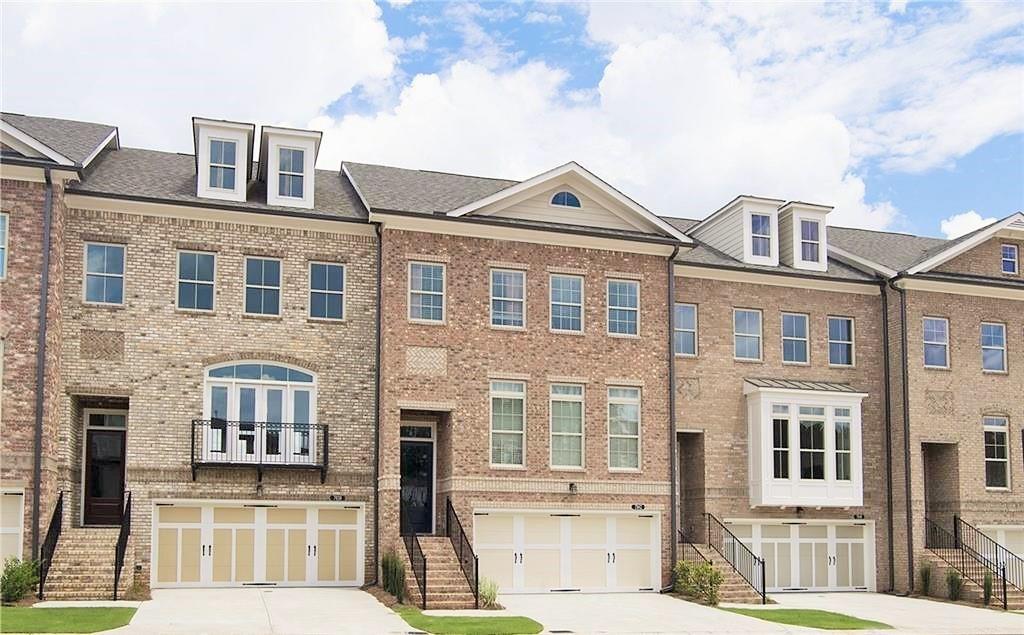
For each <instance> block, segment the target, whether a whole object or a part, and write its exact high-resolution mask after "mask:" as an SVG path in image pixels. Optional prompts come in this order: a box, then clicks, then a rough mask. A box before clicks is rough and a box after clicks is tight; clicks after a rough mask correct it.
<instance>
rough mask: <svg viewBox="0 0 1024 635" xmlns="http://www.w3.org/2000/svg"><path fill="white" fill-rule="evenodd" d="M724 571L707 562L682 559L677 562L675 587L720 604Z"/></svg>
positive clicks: (707, 601) (713, 603)
mask: <svg viewBox="0 0 1024 635" xmlns="http://www.w3.org/2000/svg"><path fill="white" fill-rule="evenodd" d="M722 580H723V578H722V572H721V571H719V570H718V569H715V568H714V567H712V566H711V565H710V564H708V563H706V562H701V563H700V564H697V563H694V562H687V561H685V560H682V561H680V562H678V563H677V564H676V568H675V584H674V585H673V586H674V589H675V591H676V592H677V593H681V594H683V595H689V596H691V597H695V598H698V599H700V600H703V601H704V602H706V603H707V604H710V605H711V606H714V605H716V604H718V590H719V588H720V587H721V586H722Z"/></svg>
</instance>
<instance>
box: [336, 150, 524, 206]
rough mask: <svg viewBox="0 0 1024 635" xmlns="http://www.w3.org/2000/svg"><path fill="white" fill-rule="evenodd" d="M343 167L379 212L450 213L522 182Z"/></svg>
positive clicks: (358, 165)
mask: <svg viewBox="0 0 1024 635" xmlns="http://www.w3.org/2000/svg"><path fill="white" fill-rule="evenodd" d="M342 167H343V168H344V169H346V170H348V172H349V174H351V175H352V178H353V179H354V180H355V183H356V188H358V190H359V193H360V194H362V196H363V198H364V199H365V200H366V204H367V205H369V206H370V207H371V208H372V209H375V210H390V211H397V212H415V213H419V214H435V213H439V212H450V211H452V210H453V209H457V208H459V207H462V206H463V205H466V204H467V203H472V202H473V201H476V200H479V199H481V198H483V197H485V196H490V195H491V194H494V193H495V192H499V191H501V190H503V189H505V188H507V187H510V186H512V185H515V184H516V183H518V181H509V180H507V179H490V178H484V177H479V176H467V175H464V174H450V173H448V172H431V171H428V170H409V169H406V168H393V167H389V166H384V165H370V164H367V163H352V162H350V161H346V162H345V163H343V164H342Z"/></svg>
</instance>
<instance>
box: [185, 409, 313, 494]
mask: <svg viewBox="0 0 1024 635" xmlns="http://www.w3.org/2000/svg"><path fill="white" fill-rule="evenodd" d="M329 440H330V439H329V427H328V426H327V425H326V424H320V423H279V422H274V421H227V420H224V419H193V420H192V440H191V446H192V447H191V455H192V480H195V478H196V469H197V468H198V467H200V466H204V465H205V466H230V467H235V466H245V465H251V466H253V467H255V468H256V469H257V473H258V477H259V480H263V470H264V469H265V468H268V467H285V468H312V469H319V470H320V482H321V483H323V482H325V480H326V478H327V464H328V457H329V454H328V448H329V445H330V444H329Z"/></svg>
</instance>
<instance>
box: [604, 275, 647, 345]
mask: <svg viewBox="0 0 1024 635" xmlns="http://www.w3.org/2000/svg"><path fill="white" fill-rule="evenodd" d="M639 323H640V283H639V282H637V281H635V280H609V281H608V332H609V333H610V334H612V335H637V334H638V333H639V332H640V330H639Z"/></svg>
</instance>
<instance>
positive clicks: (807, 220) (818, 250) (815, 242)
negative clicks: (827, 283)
mask: <svg viewBox="0 0 1024 635" xmlns="http://www.w3.org/2000/svg"><path fill="white" fill-rule="evenodd" d="M794 220H795V221H797V224H798V226H799V228H800V237H799V242H800V253H799V254H798V255H797V258H796V259H797V260H799V261H800V262H802V263H805V264H808V265H810V264H814V265H816V264H818V263H820V262H821V221H817V220H814V219H811V218H799V217H797V218H794ZM804 223H812V224H814V225H817V226H818V240H807V239H806V238H804ZM804 243H807V244H809V245H814V252H815V254H816V255H817V258H816V259H815V260H807V259H806V258H804Z"/></svg>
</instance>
